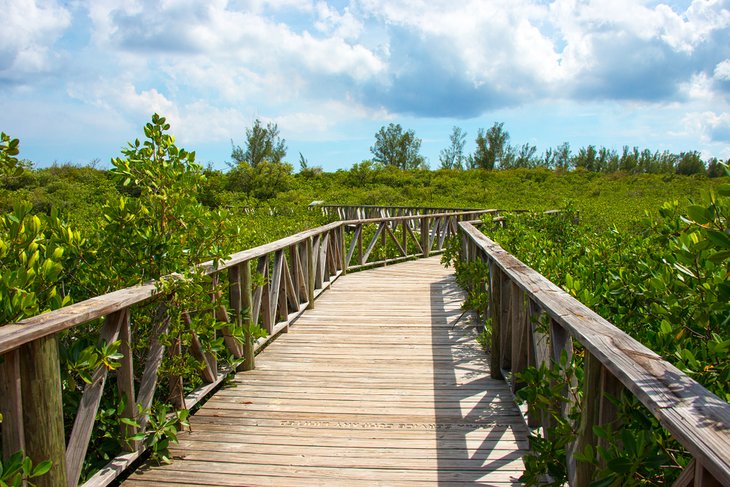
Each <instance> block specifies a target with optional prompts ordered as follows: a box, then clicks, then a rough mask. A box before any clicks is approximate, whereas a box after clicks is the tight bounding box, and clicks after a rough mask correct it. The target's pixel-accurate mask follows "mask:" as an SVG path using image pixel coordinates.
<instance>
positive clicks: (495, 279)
mask: <svg viewBox="0 0 730 487" xmlns="http://www.w3.org/2000/svg"><path fill="white" fill-rule="evenodd" d="M502 289H503V286H502V271H500V270H499V267H497V264H495V263H494V261H491V260H490V261H489V299H490V310H491V313H490V315H491V316H490V318H491V320H492V353H491V354H490V362H489V370H490V375H491V376H492V378H493V379H504V377H503V376H502V337H501V333H502V325H501V324H500V321H501V319H502Z"/></svg>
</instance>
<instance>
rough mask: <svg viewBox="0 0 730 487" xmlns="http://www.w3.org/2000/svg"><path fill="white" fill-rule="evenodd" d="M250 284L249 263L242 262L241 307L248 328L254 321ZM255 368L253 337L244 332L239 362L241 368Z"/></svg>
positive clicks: (251, 284)
mask: <svg viewBox="0 0 730 487" xmlns="http://www.w3.org/2000/svg"><path fill="white" fill-rule="evenodd" d="M252 286H253V283H252V282H251V264H250V263H249V262H244V263H242V264H241V297H242V304H243V308H244V310H246V314H245V315H244V323H245V326H246V328H249V329H250V327H251V326H253V324H254V323H256V322H255V321H254V319H253V314H252V313H251V310H252V308H253V295H252ZM255 368H256V364H255V360H254V343H253V339H252V338H251V337H250V336H249V335H248V334H246V333H245V334H244V340H243V363H242V364H241V369H242V370H253V369H255Z"/></svg>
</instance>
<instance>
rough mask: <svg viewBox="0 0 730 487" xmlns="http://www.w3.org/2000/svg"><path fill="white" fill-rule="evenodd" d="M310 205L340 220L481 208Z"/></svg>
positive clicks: (469, 210)
mask: <svg viewBox="0 0 730 487" xmlns="http://www.w3.org/2000/svg"><path fill="white" fill-rule="evenodd" d="M309 207H310V208H319V209H321V210H322V213H324V214H325V215H327V216H336V217H337V218H338V219H339V220H365V219H368V218H392V217H395V216H415V215H434V214H443V213H469V212H474V211H479V208H440V207H432V206H378V205H326V204H322V203H320V202H317V201H314V202H312V203H311V204H310V205H309Z"/></svg>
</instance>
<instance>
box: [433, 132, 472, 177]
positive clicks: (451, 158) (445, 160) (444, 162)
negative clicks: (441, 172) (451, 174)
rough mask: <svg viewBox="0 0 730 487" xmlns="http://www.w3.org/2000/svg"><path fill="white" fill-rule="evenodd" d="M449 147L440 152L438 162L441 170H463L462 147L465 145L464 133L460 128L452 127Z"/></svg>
mask: <svg viewBox="0 0 730 487" xmlns="http://www.w3.org/2000/svg"><path fill="white" fill-rule="evenodd" d="M449 140H450V141H451V145H450V146H449V147H447V148H446V149H442V150H441V155H440V156H439V160H440V161H441V169H464V145H465V144H466V132H464V131H463V130H462V129H461V127H456V126H455V127H454V128H453V129H452V130H451V135H450V136H449Z"/></svg>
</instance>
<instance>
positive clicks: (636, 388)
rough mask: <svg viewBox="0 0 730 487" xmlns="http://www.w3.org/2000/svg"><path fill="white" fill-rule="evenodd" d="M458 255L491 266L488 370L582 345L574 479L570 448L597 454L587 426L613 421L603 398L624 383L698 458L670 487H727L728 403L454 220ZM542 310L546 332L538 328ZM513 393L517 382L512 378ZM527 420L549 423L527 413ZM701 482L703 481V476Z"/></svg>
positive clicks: (582, 480)
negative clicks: (458, 233)
mask: <svg viewBox="0 0 730 487" xmlns="http://www.w3.org/2000/svg"><path fill="white" fill-rule="evenodd" d="M459 227H460V229H461V234H462V242H461V259H462V260H464V261H466V262H471V261H475V260H480V261H482V262H485V263H486V264H487V265H488V269H489V280H488V283H487V287H488V291H489V296H490V301H489V305H488V310H484V311H486V312H487V314H488V315H489V316H490V317H491V319H492V347H491V348H492V356H491V373H492V376H493V377H495V378H501V377H502V374H503V372H502V371H503V370H505V371H510V372H511V374H512V375H514V374H515V373H517V372H520V371H522V370H524V369H525V368H526V367H527V366H528V364H530V365H535V364H540V363H553V364H555V363H558V362H559V361H560V356H561V354H563V353H567V355H568V357H571V356H572V354H573V342H572V340H573V339H576V340H577V341H578V342H579V343H580V344H581V345H582V346H583V347H584V348H585V351H586V355H585V358H584V363H585V370H584V378H585V379H584V394H583V406H582V411H583V412H584V413H583V417H582V418H581V422H580V425H579V428H578V438H577V440H576V443H575V445H574V447H573V448H572V449H569V451H568V471H569V479H570V484H571V485H579V486H582V485H588V483H589V482H590V479H591V476H592V466H591V465H589V464H586V463H583V462H576V460H575V458H574V457H573V453H574V452H576V451H582V450H583V449H584V448H585V446H586V445H591V446H593V448H594V450H593V451H596V445H597V443H598V438H597V437H596V436H595V435H594V433H593V427H594V426H596V425H603V424H608V423H611V422H612V421H613V420H614V419H615V418H616V413H617V411H616V408H615V406H614V405H613V404H612V403H611V402H610V400H609V399H608V396H609V395H610V396H617V395H618V394H620V392H621V390H622V389H623V388H624V387H625V388H626V389H627V390H628V391H630V392H631V393H632V394H633V395H634V396H635V397H636V398H637V399H639V400H640V401H641V403H642V404H643V405H644V406H645V407H646V408H647V409H648V410H649V411H651V413H652V414H653V415H654V416H655V417H656V418H657V419H658V420H659V422H660V423H661V424H662V426H663V427H665V428H666V429H667V430H668V431H669V432H670V433H671V434H672V435H673V436H674V437H675V438H676V439H677V441H679V442H680V443H681V444H682V445H683V446H684V448H686V449H687V451H688V452H689V453H690V454H691V455H692V456H693V457H694V461H693V463H692V465H691V466H690V467H688V468H687V469H686V470H685V472H684V473H683V474H682V476H681V477H680V480H679V481H678V482H677V483H676V484H675V485H681V486H685V485H692V482H693V481H694V482H695V483H694V485H718V484H716V483H715V484H713V483H712V482H711V480H712V479H714V481H715V482H719V483H720V484H721V485H730V404H728V403H727V402H725V401H723V400H722V399H720V398H719V397H717V396H716V395H714V394H712V393H711V392H710V391H708V390H707V389H705V388H704V387H703V386H702V385H700V384H699V383H697V382H696V381H694V380H693V379H691V378H690V377H688V376H687V375H686V374H684V373H683V372H681V371H680V370H679V369H677V368H676V367H674V366H673V365H672V364H670V363H669V362H667V361H665V360H663V359H662V358H661V357H660V356H658V355H657V354H656V353H655V352H653V351H652V350H650V349H648V348H647V347H645V346H644V345H642V344H641V343H639V342H638V341H636V340H635V339H633V338H631V337H630V336H629V335H627V334H626V333H624V332H622V331H621V330H619V329H618V328H616V327H615V326H614V325H612V324H611V323H609V322H608V321H607V320H605V319H603V318H602V317H600V316H599V315H598V314H596V313H595V312H594V311H593V310H591V309H590V308H588V307H587V306H585V305H583V304H582V303H580V302H579V301H578V300H576V299H575V298H573V297H572V296H570V295H569V294H568V293H566V292H565V291H563V290H562V289H561V288H559V287H558V286H556V285H555V284H553V283H552V282H550V281H549V280H548V279H547V278H545V277H544V276H542V275H541V274H539V273H538V272H536V271H535V270H533V269H531V268H530V267H528V266H527V265H525V264H524V263H522V262H520V261H519V260H518V259H517V258H516V257H514V256H513V255H511V254H509V253H508V252H506V251H505V250H504V249H502V248H501V247H500V246H499V245H498V244H497V243H495V242H494V241H492V240H491V239H489V238H488V237H487V236H485V235H484V234H483V233H482V232H480V231H479V230H478V229H477V228H476V227H475V226H474V225H473V224H472V223H470V222H460V223H459ZM543 314H546V315H547V316H548V317H549V321H550V326H549V330H548V333H544V332H541V331H540V330H538V329H537V327H536V326H535V323H536V322H538V321H539V316H541V315H543ZM512 386H513V388H514V389H517V388H519V387H520V384H517V383H516V381H515V380H512ZM528 421H529V422H530V425H531V426H539V425H542V426H543V427H547V426H548V420H547V419H546V418H538V417H536V415H534V414H530V413H529V412H528ZM701 479H705V480H704V482H707V483H703V481H702V480H701Z"/></svg>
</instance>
